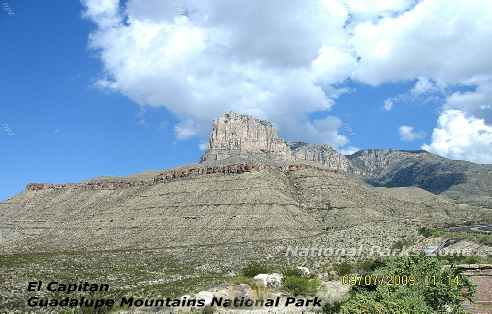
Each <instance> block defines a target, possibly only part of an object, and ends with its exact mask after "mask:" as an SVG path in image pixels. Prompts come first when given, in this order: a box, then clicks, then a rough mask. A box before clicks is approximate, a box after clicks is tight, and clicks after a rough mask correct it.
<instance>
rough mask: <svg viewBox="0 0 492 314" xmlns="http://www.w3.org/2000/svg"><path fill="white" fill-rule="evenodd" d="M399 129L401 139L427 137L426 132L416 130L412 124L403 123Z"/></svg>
mask: <svg viewBox="0 0 492 314" xmlns="http://www.w3.org/2000/svg"><path fill="white" fill-rule="evenodd" d="M398 131H399V133H400V139H401V140H402V141H407V142H411V141H415V140H418V139H422V138H424V137H425V133H423V132H416V131H415V128H414V127H413V126H410V125H402V126H400V128H399V129H398Z"/></svg>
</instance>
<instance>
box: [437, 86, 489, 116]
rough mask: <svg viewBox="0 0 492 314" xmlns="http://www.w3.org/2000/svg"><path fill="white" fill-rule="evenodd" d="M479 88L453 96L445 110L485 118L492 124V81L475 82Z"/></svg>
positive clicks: (448, 99) (450, 97)
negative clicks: (454, 110) (459, 111)
mask: <svg viewBox="0 0 492 314" xmlns="http://www.w3.org/2000/svg"><path fill="white" fill-rule="evenodd" d="M474 83H475V84H476V85H477V88H476V89H475V90H473V91H468V92H455V93H453V94H451V95H450V96H449V97H448V98H447V100H446V103H445V105H444V108H445V109H458V110H462V111H465V112H466V113H469V114H472V115H475V116H478V117H482V118H485V119H486V121H488V122H489V123H491V122H492V79H486V80H479V81H475V82H474Z"/></svg>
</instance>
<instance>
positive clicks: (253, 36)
mask: <svg viewBox="0 0 492 314" xmlns="http://www.w3.org/2000/svg"><path fill="white" fill-rule="evenodd" d="M83 3H84V5H85V7H86V10H85V16H86V17H87V18H89V19H91V20H93V21H94V22H95V23H96V25H98V29H97V30H96V31H95V32H93V33H92V34H91V37H90V46H91V48H92V49H95V50H97V51H98V52H99V55H100V58H101V59H102V61H103V64H104V67H105V74H106V77H104V78H102V79H101V80H100V81H99V82H98V85H99V86H101V87H103V88H111V89H113V90H116V91H119V92H121V93H123V94H125V95H127V96H128V97H129V98H131V99H132V100H134V101H135V102H137V103H138V104H140V105H141V106H154V107H165V108H167V109H168V110H169V111H171V112H172V113H174V114H175V115H176V116H177V117H178V119H180V120H181V122H180V123H179V124H178V125H177V126H176V127H175V131H176V136H177V137H178V138H181V139H183V138H188V137H190V136H195V135H204V134H206V133H207V131H208V127H209V125H210V121H211V120H212V119H213V118H215V117H216V116H217V115H219V114H221V113H222V112H224V111H229V110H233V111H240V112H243V113H248V114H253V115H256V116H259V117H261V118H267V119H271V120H273V121H274V122H275V123H276V124H277V125H278V127H279V128H280V131H281V133H282V134H283V135H285V136H287V137H291V136H292V135H294V134H295V133H296V132H299V130H304V129H305V128H307V129H308V132H307V133H306V138H305V139H306V140H310V141H316V142H319V141H322V140H324V141H327V142H328V143H331V144H334V145H339V143H346V142H347V140H346V138H345V137H344V136H343V135H340V134H338V130H334V129H333V128H332V127H330V128H329V130H327V126H326V125H321V124H320V122H316V121H311V120H310V119H309V114H310V113H312V112H319V111H327V110H329V109H330V108H331V106H332V105H333V103H334V99H335V98H336V96H337V95H338V94H340V92H341V91H340V90H339V89H338V88H337V87H335V86H334V84H336V83H339V82H341V81H344V80H346V79H347V78H348V77H350V75H351V72H352V71H353V70H354V68H355V67H356V65H357V58H356V56H355V54H354V52H353V50H352V48H351V47H350V45H348V44H347V42H348V32H347V31H346V30H345V29H344V25H345V23H346V21H347V19H348V16H349V15H348V11H347V8H346V7H345V5H344V4H343V3H342V2H340V1H331V2H330V1H309V2H300V1H299V2H298V1H293V2H285V1H280V0H274V1H267V2H263V1H262V2H260V1H245V2H242V3H241V6H240V7H238V5H237V3H233V2H230V1H225V0H223V1H222V0H219V1H203V0H200V1H198V0H197V1H186V2H184V1H183V2H182V3H181V4H179V5H177V4H176V3H177V2H174V3H172V1H156V0H152V1H136V0H130V1H128V3H127V5H126V7H125V8H119V6H118V1H115V0H84V1H83ZM272 16H275V18H272ZM307 21H309V23H307ZM330 125H331V126H333V125H340V124H339V123H338V124H337V123H331V124H330Z"/></svg>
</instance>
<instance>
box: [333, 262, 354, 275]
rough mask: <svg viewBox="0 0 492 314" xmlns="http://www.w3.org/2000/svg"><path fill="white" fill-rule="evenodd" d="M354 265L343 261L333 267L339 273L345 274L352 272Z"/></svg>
mask: <svg viewBox="0 0 492 314" xmlns="http://www.w3.org/2000/svg"><path fill="white" fill-rule="evenodd" d="M353 268H354V267H353V265H352V264H350V263H347V262H342V263H338V264H335V265H333V269H334V270H335V271H336V272H337V274H338V275H340V276H344V275H348V274H351V273H352V271H353Z"/></svg>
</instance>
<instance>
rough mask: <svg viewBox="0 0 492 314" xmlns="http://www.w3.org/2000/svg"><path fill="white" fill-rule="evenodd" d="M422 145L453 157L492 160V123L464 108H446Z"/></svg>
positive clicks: (434, 151)
mask: <svg viewBox="0 0 492 314" xmlns="http://www.w3.org/2000/svg"><path fill="white" fill-rule="evenodd" d="M422 149H425V150H427V151H430V152H433V153H436V154H439V155H442V156H445V157H448V158H452V159H465V160H470V161H474V162H479V163H492V127H491V126H489V125H487V124H485V121H484V120H483V119H479V118H476V117H474V116H469V115H466V114H465V113H464V112H463V111H460V110H446V111H444V112H443V113H442V114H441V115H440V117H439V120H438V126H437V127H436V128H435V129H434V131H433V134H432V143H431V144H425V145H423V146H422Z"/></svg>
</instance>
